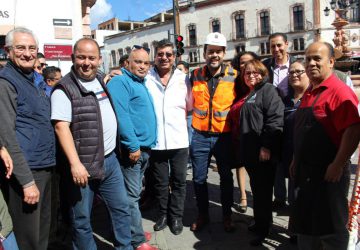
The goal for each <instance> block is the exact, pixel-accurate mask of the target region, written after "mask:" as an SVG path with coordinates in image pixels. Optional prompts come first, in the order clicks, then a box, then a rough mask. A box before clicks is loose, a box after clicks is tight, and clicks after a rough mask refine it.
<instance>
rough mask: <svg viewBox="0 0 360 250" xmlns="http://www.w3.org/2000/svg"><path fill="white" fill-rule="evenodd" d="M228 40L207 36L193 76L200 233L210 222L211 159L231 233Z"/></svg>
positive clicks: (232, 93) (197, 224) (232, 73)
mask: <svg viewBox="0 0 360 250" xmlns="http://www.w3.org/2000/svg"><path fill="white" fill-rule="evenodd" d="M225 50H226V38H225V37H224V35H222V34H220V33H218V32H215V33H210V34H209V35H208V36H207V37H206V42H205V45H204V58H205V60H206V65H205V66H203V67H201V68H197V69H195V70H194V71H193V72H192V74H191V79H190V80H191V83H192V93H193V97H194V109H193V121H192V127H193V128H194V131H193V135H192V142H191V149H190V154H191V160H192V164H193V182H194V189H195V195H196V201H197V207H198V212H199V216H198V217H197V219H196V221H195V222H194V223H193V224H192V225H191V227H190V229H191V230H192V231H200V230H201V229H202V228H203V227H204V226H205V225H206V224H208V222H209V219H210V218H209V197H208V187H207V181H206V180H207V174H208V168H209V166H210V159H211V157H212V156H214V157H215V159H216V164H217V167H218V172H219V175H220V190H221V204H222V210H223V223H224V230H225V231H226V232H232V231H233V230H234V226H233V223H232V220H231V213H232V212H231V206H232V204H233V177H232V172H231V166H232V165H231V157H230V152H231V148H230V147H231V136H230V126H229V122H228V117H227V114H228V112H229V110H230V106H231V105H232V103H233V100H234V98H235V91H234V86H235V85H234V80H235V78H236V76H237V71H236V70H234V69H233V68H231V67H230V66H227V65H225V64H224V63H223V59H224V56H225Z"/></svg>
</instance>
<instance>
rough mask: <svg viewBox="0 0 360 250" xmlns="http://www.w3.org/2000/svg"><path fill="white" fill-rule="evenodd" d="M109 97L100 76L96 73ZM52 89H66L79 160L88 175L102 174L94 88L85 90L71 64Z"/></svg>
mask: <svg viewBox="0 0 360 250" xmlns="http://www.w3.org/2000/svg"><path fill="white" fill-rule="evenodd" d="M96 78H97V79H98V81H99V82H100V84H101V86H102V87H103V88H104V91H105V92H106V94H107V95H108V97H109V98H110V95H109V93H108V92H107V89H106V87H105V85H104V83H103V80H102V77H101V76H100V75H97V77H96ZM55 89H61V90H63V91H64V92H65V94H66V95H67V96H68V98H69V99H70V101H71V106H72V122H71V125H70V130H71V133H72V136H73V139H74V144H75V148H76V151H77V153H78V155H79V158H80V161H81V163H82V164H83V165H84V166H85V168H86V170H87V171H88V172H89V174H90V176H91V179H102V178H103V177H104V139H103V126H102V120H101V112H100V106H99V102H98V100H97V98H96V95H95V94H94V93H93V92H89V91H87V90H86V89H85V88H84V87H83V86H82V85H81V83H80V82H79V81H78V79H77V76H76V75H75V72H74V70H73V68H72V69H71V72H70V73H69V74H67V75H66V76H65V77H64V78H62V79H61V81H60V83H59V84H58V85H56V86H55Z"/></svg>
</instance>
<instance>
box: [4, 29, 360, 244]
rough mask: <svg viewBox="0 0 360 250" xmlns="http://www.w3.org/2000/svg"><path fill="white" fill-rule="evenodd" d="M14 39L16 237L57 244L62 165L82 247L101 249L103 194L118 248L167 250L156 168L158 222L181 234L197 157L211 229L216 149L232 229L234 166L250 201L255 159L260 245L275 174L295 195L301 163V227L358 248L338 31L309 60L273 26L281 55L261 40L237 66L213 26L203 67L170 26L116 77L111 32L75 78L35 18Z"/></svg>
mask: <svg viewBox="0 0 360 250" xmlns="http://www.w3.org/2000/svg"><path fill="white" fill-rule="evenodd" d="M5 42H6V45H5V49H6V51H7V53H8V56H9V61H8V63H7V64H6V66H5V67H4V68H3V69H2V70H1V71H0V117H1V118H0V120H1V123H0V148H1V150H0V156H1V158H2V160H3V161H4V164H3V165H4V171H2V172H3V175H4V179H3V181H2V182H1V184H2V185H1V189H2V191H3V193H4V197H5V200H6V203H5V202H4V199H3V198H2V197H1V196H0V211H5V212H4V213H0V221H1V225H2V228H1V231H0V234H1V236H2V238H1V239H2V242H3V244H4V246H5V249H18V248H19V249H26V250H27V249H36V250H38V249H40V250H42V249H43V250H45V249H47V246H48V239H49V231H50V221H51V205H52V204H54V199H52V198H51V195H52V192H51V190H52V188H54V187H52V188H51V184H53V186H54V183H55V185H59V182H54V181H52V179H53V176H54V175H55V172H56V171H55V168H56V169H57V172H60V173H59V174H60V179H61V180H60V186H59V190H60V191H61V192H62V193H63V195H60V206H62V207H63V208H64V210H65V211H66V214H67V215H68V216H69V220H70V224H71V228H72V246H73V248H74V249H96V243H95V240H94V238H93V233H92V227H91V211H92V204H93V201H94V197H97V196H100V197H101V199H102V200H103V202H104V204H105V205H106V207H107V210H108V212H109V215H110V216H109V218H110V221H111V228H112V231H113V244H114V247H115V248H116V249H138V250H156V249H157V248H156V247H154V246H151V245H150V244H149V243H148V241H149V240H150V238H151V233H149V232H145V231H144V229H143V227H142V216H141V212H140V209H139V201H140V198H141V192H142V181H143V176H144V173H145V171H146V170H147V169H148V170H147V172H148V173H149V174H150V176H151V177H152V180H153V189H152V190H153V191H154V193H155V194H154V195H155V197H156V200H157V201H158V205H159V209H158V218H157V220H156V221H155V224H154V227H153V229H154V230H155V231H160V230H163V229H164V228H166V227H167V226H168V227H169V229H170V231H171V232H172V233H173V234H174V235H179V234H181V232H182V231H183V214H184V201H185V195H186V174H187V165H188V158H189V156H190V159H191V164H192V170H193V171H192V173H193V185H194V190H195V195H196V204H197V208H198V216H197V217H196V218H195V221H194V223H192V224H191V226H190V230H192V231H194V232H198V231H200V230H202V229H203V228H204V227H205V226H206V225H207V224H208V223H209V222H210V219H211V218H210V214H209V197H208V187H207V175H208V169H209V166H210V162H211V158H212V156H214V157H215V159H216V164H217V168H218V173H219V176H220V190H221V205H222V218H223V228H224V230H225V231H226V232H233V231H234V230H235V226H234V224H233V221H232V217H231V216H232V207H233V205H234V200H233V189H234V185H233V174H232V169H236V173H237V177H238V182H239V188H240V191H241V192H240V194H241V197H240V198H239V205H238V207H237V209H238V210H239V211H240V212H242V213H245V212H246V209H247V197H246V192H245V175H246V172H247V173H248V174H249V177H250V185H251V190H252V194H253V201H254V202H253V209H254V223H253V224H251V225H249V230H250V231H252V232H254V234H255V238H254V239H252V240H251V242H250V244H252V245H260V244H261V243H262V242H263V240H264V239H265V237H267V236H268V234H269V232H270V228H271V225H272V205H273V203H272V202H273V200H272V198H273V188H274V183H275V182H277V183H278V184H279V185H277V184H275V196H276V192H277V190H280V191H279V193H280V195H279V196H278V197H281V194H282V195H283V196H285V198H284V197H282V198H279V200H281V199H282V201H284V200H285V199H286V194H283V193H284V190H283V183H282V182H283V181H284V177H285V176H288V174H287V173H290V181H289V192H288V193H289V195H288V201H289V203H290V205H291V207H292V211H293V212H292V214H291V219H290V225H289V228H290V230H291V233H292V234H294V235H297V237H298V238H299V239H300V238H301V240H299V248H300V249H320V248H319V247H320V246H325V248H326V249H327V247H330V248H329V249H346V246H347V240H348V232H347V229H346V223H347V199H346V197H347V189H348V187H349V186H348V185H349V175H348V170H349V161H348V160H349V158H350V156H351V154H352V153H353V151H354V150H355V148H356V146H357V145H358V143H359V139H360V117H359V110H358V100H357V98H356V96H355V94H354V93H353V91H352V90H351V88H349V87H348V86H347V85H346V84H345V83H344V82H343V81H342V80H340V79H341V77H337V76H336V75H335V74H334V73H333V66H334V51H333V48H332V46H331V45H330V44H328V43H325V42H315V43H313V44H311V45H309V46H308V48H307V49H306V52H305V62H304V63H303V62H300V61H296V60H295V59H294V58H292V57H291V56H290V55H289V54H288V53H287V45H288V42H287V38H286V35H285V34H282V33H275V34H273V35H271V36H270V37H269V43H270V46H271V51H272V54H273V57H272V58H270V59H268V60H265V61H263V62H261V61H260V60H259V58H258V56H257V55H256V54H255V53H253V52H243V53H239V54H238V55H237V56H236V57H235V58H234V60H233V61H232V63H231V65H230V64H227V63H225V62H224V57H225V54H226V48H227V42H226V38H225V37H224V36H223V35H222V34H220V33H218V32H215V33H210V34H209V35H208V36H207V38H206V41H205V43H204V55H203V56H204V59H205V65H204V66H202V67H200V68H197V69H195V70H193V71H192V72H191V74H190V77H189V76H188V74H187V73H184V72H183V71H182V69H183V68H187V67H188V65H187V64H186V63H185V62H182V63H179V64H178V65H175V58H176V51H175V49H174V45H173V44H172V43H171V42H170V41H168V40H166V39H164V40H161V41H159V42H158V43H157V44H156V46H155V51H154V58H153V61H154V64H153V66H152V65H151V59H150V56H149V54H150V53H149V52H150V51H149V48H146V47H142V46H139V45H134V46H133V48H132V50H131V52H130V54H129V55H128V58H126V59H125V60H123V62H122V63H123V66H122V67H121V69H120V70H117V71H114V72H112V73H111V74H110V75H107V76H106V75H105V74H103V73H101V72H100V71H99V70H98V68H99V66H100V64H101V54H100V48H99V45H98V44H97V43H96V41H95V40H93V39H91V38H81V39H79V40H78V41H77V42H76V43H75V45H74V48H73V55H72V62H73V66H72V68H71V71H70V72H69V73H68V74H66V75H65V76H64V77H63V78H61V72H60V71H59V70H58V69H56V68H54V69H53V68H51V67H46V65H42V63H41V62H40V61H39V59H37V57H38V54H37V53H38V41H37V38H36V36H35V35H34V34H33V32H32V31H31V30H28V29H26V28H15V29H14V30H12V31H10V32H9V33H8V34H7V36H6V41H5ZM43 64H44V63H43ZM43 66H45V69H43V68H42V67H43ZM37 70H41V71H42V72H40V74H41V73H42V74H43V76H41V75H40V74H39V73H38V72H37ZM339 78H340V79H339ZM345 78H346V76H345V77H344V79H345ZM60 79H61V80H60ZM191 111H192V122H191V127H192V132H191V139H190V140H189V135H188V131H189V129H188V119H187V118H188V115H189V113H190V112H191ZM189 145H191V146H190V147H189ZM245 170H246V171H245ZM275 177H276V178H275ZM6 178H8V179H9V180H7V179H6ZM275 180H276V181H275ZM277 187H279V188H277ZM285 193H286V191H285ZM6 204H7V205H6ZM7 208H8V210H7ZM7 211H8V212H7ZM1 215H3V216H1ZM12 224H13V226H12ZM5 225H6V227H5ZM3 228H7V230H6V231H3ZM12 231H14V233H12ZM6 244H8V245H6Z"/></svg>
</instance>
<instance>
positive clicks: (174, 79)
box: [145, 68, 193, 150]
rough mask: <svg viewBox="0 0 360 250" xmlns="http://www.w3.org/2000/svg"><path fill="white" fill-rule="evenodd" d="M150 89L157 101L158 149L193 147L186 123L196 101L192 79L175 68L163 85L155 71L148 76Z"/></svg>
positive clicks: (147, 83)
mask: <svg viewBox="0 0 360 250" xmlns="http://www.w3.org/2000/svg"><path fill="white" fill-rule="evenodd" d="M145 85H146V87H147V88H148V90H149V92H150V94H151V96H152V98H153V101H154V109H155V114H156V122H157V139H156V145H155V147H154V148H152V149H154V150H169V149H179V148H187V147H188V146H189V139H188V130H187V122H186V114H187V111H191V110H192V105H193V98H192V92H191V86H190V81H189V78H188V76H187V75H186V74H184V73H183V72H181V71H180V70H178V69H175V71H174V73H173V75H172V76H171V78H170V80H169V82H168V84H167V85H166V86H163V84H162V82H161V79H160V77H159V75H158V73H157V72H156V71H155V69H154V68H152V69H151V70H150V72H149V74H148V75H147V76H146V82H145Z"/></svg>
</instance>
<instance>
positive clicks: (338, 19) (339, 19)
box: [324, 0, 357, 58]
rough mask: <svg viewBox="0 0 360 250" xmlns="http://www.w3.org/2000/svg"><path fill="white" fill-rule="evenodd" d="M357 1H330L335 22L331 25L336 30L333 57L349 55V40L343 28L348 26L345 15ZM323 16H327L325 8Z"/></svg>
mask: <svg viewBox="0 0 360 250" xmlns="http://www.w3.org/2000/svg"><path fill="white" fill-rule="evenodd" d="M356 2H357V0H331V2H330V8H331V9H332V10H333V11H335V20H334V21H333V23H332V24H331V25H333V26H334V27H335V29H336V31H335V36H334V39H333V42H334V44H335V57H336V58H340V57H342V56H344V54H346V53H349V52H350V50H349V48H348V45H347V44H348V41H349V38H348V36H347V35H346V33H345V31H344V30H343V27H344V26H346V25H348V24H349V21H348V20H347V18H346V13H347V12H348V10H349V9H351V8H354V7H356V5H357V3H356ZM324 14H325V16H329V14H330V9H329V7H327V6H326V8H325V9H324Z"/></svg>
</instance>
